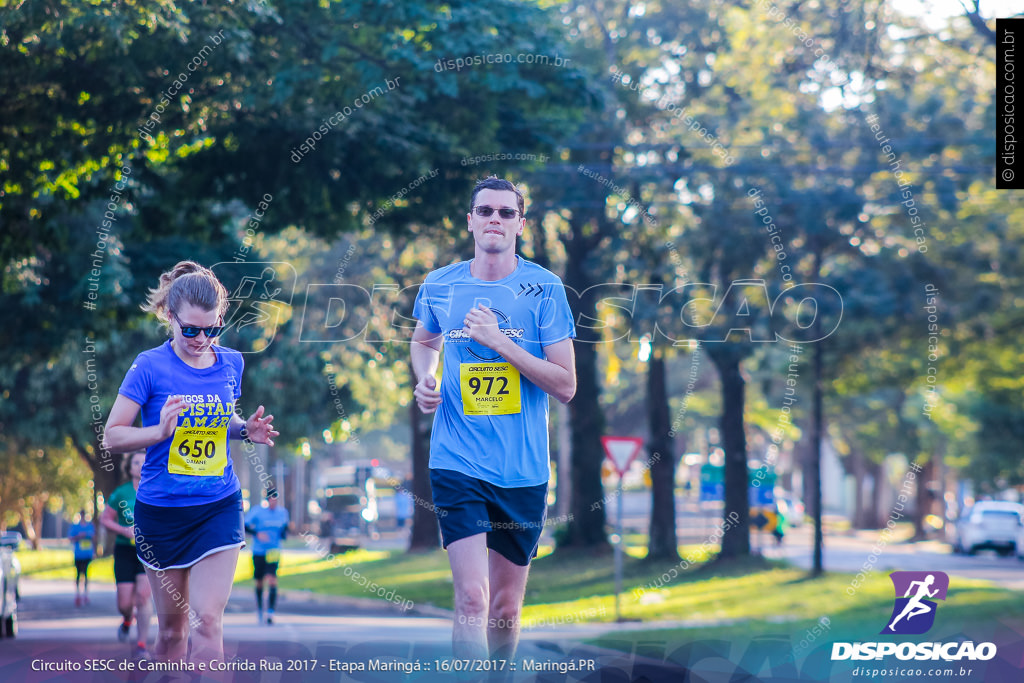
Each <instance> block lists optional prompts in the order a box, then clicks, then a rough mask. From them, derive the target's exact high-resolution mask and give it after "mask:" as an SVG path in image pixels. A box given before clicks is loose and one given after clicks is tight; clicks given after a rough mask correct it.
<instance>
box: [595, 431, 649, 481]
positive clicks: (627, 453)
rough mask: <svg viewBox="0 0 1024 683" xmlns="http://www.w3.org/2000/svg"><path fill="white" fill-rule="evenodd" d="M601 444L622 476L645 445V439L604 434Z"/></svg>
mask: <svg viewBox="0 0 1024 683" xmlns="http://www.w3.org/2000/svg"><path fill="white" fill-rule="evenodd" d="M601 446H603V447H604V452H605V455H607V456H608V459H609V460H611V461H612V464H613V465H615V470H616V471H617V472H618V473H619V476H620V477H621V476H622V475H624V474H625V473H626V470H628V469H629V464H630V463H631V462H633V458H635V457H636V456H637V454H638V453H639V452H640V449H642V448H643V447H644V440H643V439H641V438H640V437H638V436H602V437H601Z"/></svg>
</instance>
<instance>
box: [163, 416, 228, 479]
mask: <svg viewBox="0 0 1024 683" xmlns="http://www.w3.org/2000/svg"><path fill="white" fill-rule="evenodd" d="M227 464H228V428H227V426H226V425H225V426H224V427H218V428H215V429H210V428H207V427H184V426H181V425H179V426H178V427H177V428H175V430H174V439H173V440H172V441H171V451H170V453H169V454H168V457H167V471H168V472H170V473H171V474H188V475H192V476H195V477H220V476H223V474H224V468H225V467H227Z"/></svg>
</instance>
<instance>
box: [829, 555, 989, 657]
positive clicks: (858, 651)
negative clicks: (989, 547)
mask: <svg viewBox="0 0 1024 683" xmlns="http://www.w3.org/2000/svg"><path fill="white" fill-rule="evenodd" d="M889 578H890V579H892V585H893V588H894V589H895V591H896V598H895V602H894V604H893V607H892V614H891V615H890V616H889V619H888V621H887V622H886V626H885V628H884V629H882V631H881V634H882V635H904V636H906V635H920V634H922V633H927V632H928V630H929V629H931V627H932V626H933V625H934V624H935V612H936V610H937V608H938V603H937V602H935V600H945V599H946V592H947V591H948V590H949V577H948V576H947V575H946V574H945V573H943V572H935V571H932V572H893V573H891V574H890V575H889ZM887 656H895V657H896V658H897V659H900V660H910V659H913V660H917V661H927V660H932V661H935V660H940V659H941V660H943V661H947V662H949V661H957V660H961V659H966V660H969V661H978V660H982V661H984V660H989V659H992V658H993V657H995V656H996V646H995V644H994V643H978V644H977V645H975V644H974V642H972V641H970V640H967V641H963V642H961V641H952V642H948V643H912V642H892V643H879V642H869V643H833V644H832V661H838V660H844V659H853V660H869V659H882V658H883V657H887Z"/></svg>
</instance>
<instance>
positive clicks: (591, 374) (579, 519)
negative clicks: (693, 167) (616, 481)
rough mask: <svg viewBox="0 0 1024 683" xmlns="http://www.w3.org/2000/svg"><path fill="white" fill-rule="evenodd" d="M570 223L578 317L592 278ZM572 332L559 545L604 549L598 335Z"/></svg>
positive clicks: (577, 228) (577, 225) (571, 281)
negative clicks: (572, 389)
mask: <svg viewBox="0 0 1024 683" xmlns="http://www.w3.org/2000/svg"><path fill="white" fill-rule="evenodd" d="M572 226H573V234H574V237H573V239H572V240H570V241H567V243H566V248H567V250H568V254H567V256H568V258H567V266H566V273H565V284H566V286H567V287H571V288H573V289H574V290H575V291H577V292H580V294H581V297H580V299H579V309H577V310H574V311H573V315H574V317H576V319H579V312H580V311H581V310H582V311H584V312H585V313H586V314H587V315H591V316H592V315H593V314H594V309H595V306H596V301H595V296H596V294H595V293H594V291H593V290H590V291H589V292H588V291H587V288H588V287H590V285H592V284H593V283H592V282H590V279H589V277H588V275H587V272H586V270H585V268H586V266H585V263H586V257H587V253H586V240H585V239H584V238H583V225H582V223H581V219H573V221H572ZM576 334H577V338H576V342H575V348H576V397H575V398H573V400H572V401H571V402H570V403H569V412H570V415H571V418H572V519H570V521H569V526H568V527H567V529H566V534H565V538H564V539H563V541H562V543H561V545H560V547H575V548H594V549H601V550H608V549H609V548H610V546H609V544H608V535H607V533H606V532H605V519H606V517H605V506H604V504H603V501H604V486H603V485H602V483H601V462H602V461H603V460H604V449H603V448H602V447H601V435H602V434H604V429H605V420H604V411H602V410H601V404H600V401H599V397H600V395H601V385H600V383H599V382H598V367H597V360H598V359H597V342H599V341H600V336H599V334H598V333H597V331H596V330H594V329H591V328H590V327H583V326H581V327H579V328H577V330H576Z"/></svg>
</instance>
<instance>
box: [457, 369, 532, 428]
mask: <svg viewBox="0 0 1024 683" xmlns="http://www.w3.org/2000/svg"><path fill="white" fill-rule="evenodd" d="M459 385H460V386H461V388H462V410H463V412H464V413H465V414H466V415H515V414H518V413H520V412H521V411H522V402H521V401H520V398H519V370H517V369H516V368H515V366H513V365H512V364H511V363H463V364H462V365H461V366H460V367H459Z"/></svg>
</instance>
